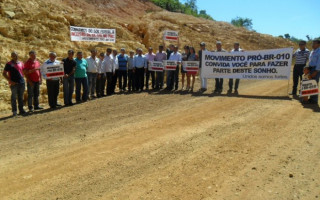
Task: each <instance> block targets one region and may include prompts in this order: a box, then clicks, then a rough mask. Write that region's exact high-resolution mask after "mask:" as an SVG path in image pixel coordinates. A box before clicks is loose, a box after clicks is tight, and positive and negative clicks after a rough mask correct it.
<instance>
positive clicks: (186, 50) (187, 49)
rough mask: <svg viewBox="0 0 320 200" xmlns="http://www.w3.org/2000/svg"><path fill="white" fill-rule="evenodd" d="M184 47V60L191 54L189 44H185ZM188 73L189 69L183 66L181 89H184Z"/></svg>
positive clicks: (182, 57)
mask: <svg viewBox="0 0 320 200" xmlns="http://www.w3.org/2000/svg"><path fill="white" fill-rule="evenodd" d="M183 49H184V53H182V55H181V59H182V61H188V58H189V55H190V50H189V46H187V45H186V46H184V48H183ZM186 74H187V71H185V70H184V69H183V67H181V75H182V77H181V83H182V88H181V90H184V79H185V76H186Z"/></svg>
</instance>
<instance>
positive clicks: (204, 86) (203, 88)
mask: <svg viewBox="0 0 320 200" xmlns="http://www.w3.org/2000/svg"><path fill="white" fill-rule="evenodd" d="M203 51H207V49H206V43H204V42H201V43H200V50H199V52H198V55H199V61H200V66H199V69H200V79H201V88H200V91H201V92H205V91H207V79H206V78H203V77H202V74H201V67H202V52H203Z"/></svg>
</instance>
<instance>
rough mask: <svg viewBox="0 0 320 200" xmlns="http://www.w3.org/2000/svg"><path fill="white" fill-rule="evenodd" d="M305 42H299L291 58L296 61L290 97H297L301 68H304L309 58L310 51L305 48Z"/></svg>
mask: <svg viewBox="0 0 320 200" xmlns="http://www.w3.org/2000/svg"><path fill="white" fill-rule="evenodd" d="M306 44H307V42H306V41H300V42H299V49H297V51H296V52H294V54H293V58H295V59H296V63H295V65H294V67H293V87H292V92H291V93H290V95H297V87H298V82H299V78H300V81H301V80H302V74H303V68H304V67H305V66H306V64H307V61H308V59H309V56H310V51H309V50H308V49H307V48H306Z"/></svg>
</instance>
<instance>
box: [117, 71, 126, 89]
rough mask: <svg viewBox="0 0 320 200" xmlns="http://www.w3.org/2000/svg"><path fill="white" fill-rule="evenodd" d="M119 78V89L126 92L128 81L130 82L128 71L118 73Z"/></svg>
mask: <svg viewBox="0 0 320 200" xmlns="http://www.w3.org/2000/svg"><path fill="white" fill-rule="evenodd" d="M118 78H119V89H120V90H125V89H126V88H127V81H128V72H127V70H119V71H118Z"/></svg>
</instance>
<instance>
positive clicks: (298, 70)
mask: <svg viewBox="0 0 320 200" xmlns="http://www.w3.org/2000/svg"><path fill="white" fill-rule="evenodd" d="M304 66H306V65H294V67H293V87H292V93H293V94H296V93H297V87H298V83H299V78H300V81H301V80H302V75H303V68H304Z"/></svg>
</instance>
